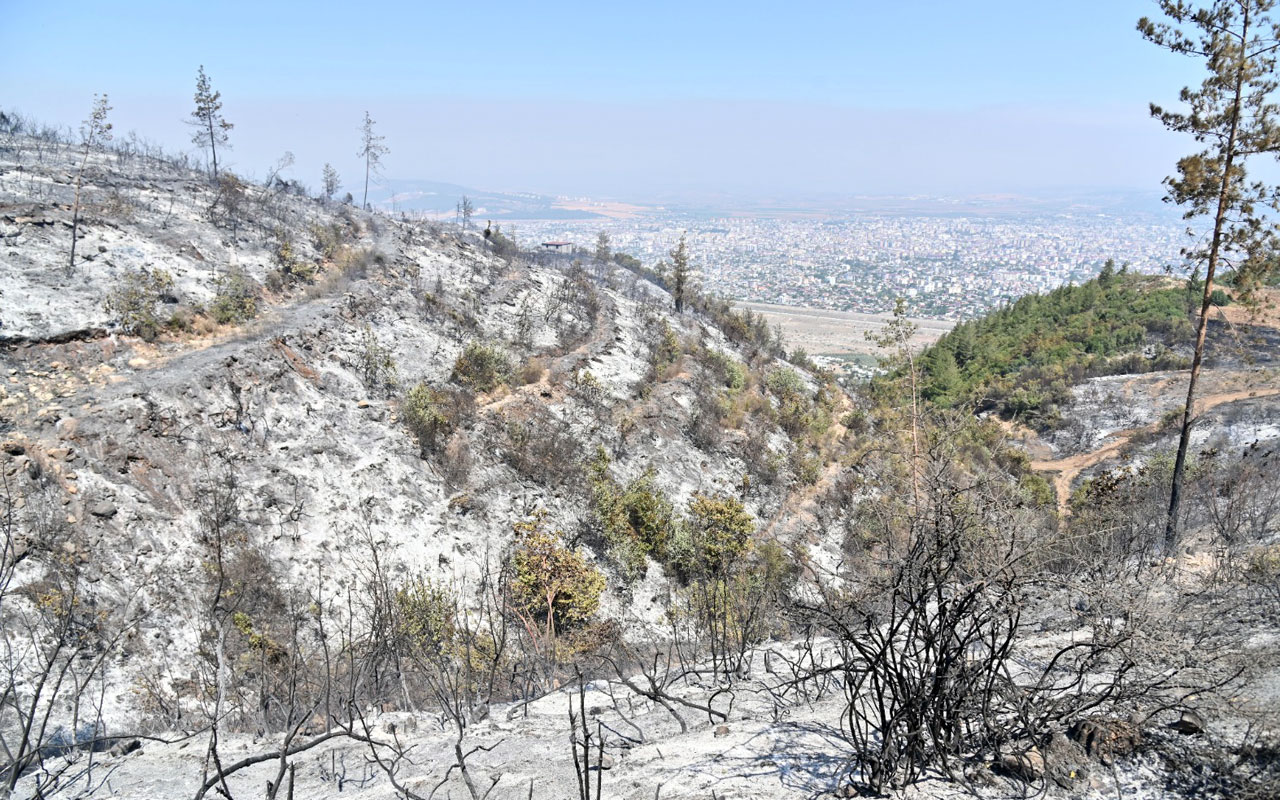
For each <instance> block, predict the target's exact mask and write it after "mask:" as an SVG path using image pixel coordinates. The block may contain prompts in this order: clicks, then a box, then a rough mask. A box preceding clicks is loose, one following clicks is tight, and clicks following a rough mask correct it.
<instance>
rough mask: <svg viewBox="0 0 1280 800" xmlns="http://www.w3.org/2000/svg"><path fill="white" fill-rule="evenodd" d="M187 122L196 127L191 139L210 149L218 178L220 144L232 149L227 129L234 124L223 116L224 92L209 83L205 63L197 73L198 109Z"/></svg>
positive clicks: (212, 163)
mask: <svg viewBox="0 0 1280 800" xmlns="http://www.w3.org/2000/svg"><path fill="white" fill-rule="evenodd" d="M187 124H188V125H190V126H192V127H193V128H195V133H193V134H192V135H191V141H192V142H194V143H195V145H196V146H197V147H202V148H206V149H207V150H208V151H209V162H210V165H211V166H212V168H213V179H214V180H215V181H216V180H217V179H218V145H222V146H223V147H224V148H227V149H230V147H231V145H230V144H229V143H228V138H227V131H229V130H231V129H232V128H233V127H235V126H234V125H232V124H231V123H230V122H227V121H226V120H225V119H223V118H222V92H215V91H213V87H211V86H210V85H209V76H208V75H205V74H204V65H203V64H201V65H200V71H199V72H198V73H196V110H195V111H192V112H191V119H189V120H187Z"/></svg>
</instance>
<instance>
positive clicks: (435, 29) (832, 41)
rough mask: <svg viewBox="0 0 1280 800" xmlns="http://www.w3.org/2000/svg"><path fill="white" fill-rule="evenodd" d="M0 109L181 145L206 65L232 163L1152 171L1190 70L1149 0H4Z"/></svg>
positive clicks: (917, 183)
mask: <svg viewBox="0 0 1280 800" xmlns="http://www.w3.org/2000/svg"><path fill="white" fill-rule="evenodd" d="M6 6H7V7H6V8H5V12H4V21H3V26H2V27H0V107H4V108H9V109H17V110H19V111H22V112H24V113H27V114H31V115H33V116H36V117H38V118H40V119H42V120H44V121H46V122H53V123H58V124H62V125H70V124H75V123H77V122H78V121H79V120H80V119H82V118H83V117H84V116H85V115H86V112H87V111H88V108H89V106H90V104H91V101H92V96H93V93H94V92H107V93H109V95H110V98H111V103H112V105H113V106H114V111H113V114H112V119H113V121H114V122H115V125H116V131H117V132H118V133H127V132H128V131H129V130H136V131H137V132H138V134H139V135H141V136H144V137H146V138H149V139H153V140H156V141H160V142H162V143H165V144H166V145H170V146H173V147H181V148H187V149H189V148H190V147H191V145H190V142H189V138H188V137H189V133H188V131H187V129H186V128H185V126H184V125H183V124H182V122H183V120H184V118H185V117H186V115H187V114H189V112H190V110H191V96H192V93H193V89H194V83H195V73H196V68H197V67H198V66H199V65H200V64H203V65H204V66H205V69H206V71H207V72H208V74H209V76H210V78H211V80H212V82H213V86H214V88H215V89H217V90H219V91H221V92H222V96H223V102H224V108H223V111H224V114H225V116H226V118H227V119H228V120H229V121H231V122H232V123H234V124H235V129H234V130H233V131H232V132H231V136H232V144H233V146H234V150H233V151H232V152H230V153H229V154H227V160H228V161H229V162H230V164H231V166H232V168H233V169H235V170H237V171H240V172H243V173H246V174H249V175H257V176H261V175H262V174H263V173H264V172H265V171H266V168H267V167H268V166H269V165H270V164H272V163H273V162H274V161H275V160H276V159H277V158H278V157H279V156H280V155H281V154H282V153H283V152H284V151H286V150H289V151H292V152H293V153H294V154H295V156H296V159H297V164H296V166H295V167H294V168H293V170H292V172H291V174H292V175H293V176H294V177H297V178H298V179H300V180H302V181H303V182H304V183H308V184H310V185H312V186H314V185H316V184H318V183H319V175H320V168H321V165H322V164H323V163H324V162H325V161H331V162H333V164H334V165H335V166H336V167H338V169H339V171H340V172H341V173H342V175H343V177H344V182H345V183H346V185H347V187H348V188H353V187H355V185H356V184H357V180H356V176H357V172H358V163H357V162H358V160H357V159H356V157H355V153H356V150H357V148H358V127H359V121H360V118H361V115H362V113H363V111H364V110H365V109H368V110H369V112H370V113H371V114H372V115H373V117H374V119H376V120H377V122H378V129H379V131H380V132H381V133H382V134H384V135H385V136H386V144H387V145H388V146H389V147H390V148H391V153H390V155H388V156H387V157H386V160H385V163H386V166H385V172H386V175H387V176H388V177H395V178H422V179H431V180H442V181H451V182H456V183H461V184H464V185H470V186H475V187H479V188H485V189H495V190H523V191H536V192H542V193H551V194H568V195H595V196H612V197H620V198H624V199H637V200H645V199H654V198H679V197H694V196H705V195H729V196H739V197H742V198H744V199H759V198H766V197H777V196H786V195H794V194H799V193H805V192H841V193H850V194H917V193H933V194H964V193H989V192H1028V193H1040V194H1044V193H1052V192H1055V191H1059V190H1065V189H1092V188H1108V189H1112V188H1118V189H1134V190H1140V191H1141V190H1149V191H1158V190H1159V188H1160V187H1159V182H1160V180H1161V178H1162V177H1163V176H1164V175H1166V174H1168V173H1169V172H1170V170H1171V168H1172V165H1173V163H1174V161H1175V160H1176V158H1177V156H1178V155H1180V154H1182V153H1184V152H1188V151H1189V150H1190V147H1191V143H1190V142H1187V141H1183V140H1181V139H1180V138H1178V137H1175V136H1172V135H1170V134H1166V133H1164V132H1163V131H1161V129H1160V127H1159V125H1158V124H1157V123H1156V122H1155V121H1154V120H1151V119H1150V118H1149V116H1148V114H1147V103H1148V102H1149V101H1152V100H1155V101H1159V102H1162V103H1173V102H1174V101H1176V98H1177V92H1178V89H1179V88H1180V87H1181V86H1182V85H1184V84H1186V83H1189V82H1198V81H1199V79H1200V73H1199V70H1200V67H1199V65H1198V64H1196V63H1195V62H1194V61H1191V60H1188V59H1185V58H1179V57H1177V56H1173V55H1169V54H1167V53H1164V52H1162V51H1160V50H1158V49H1156V48H1155V47H1154V46H1152V45H1150V44H1148V43H1146V42H1144V41H1143V40H1142V39H1141V37H1139V35H1138V34H1137V32H1136V31H1135V30H1134V25H1135V23H1136V21H1137V18H1138V17H1140V16H1142V15H1144V14H1146V15H1156V14H1157V13H1158V12H1157V9H1156V4H1155V2H1154V0H1075V1H1074V2H1070V3H1063V2H1041V0H969V2H959V0H944V1H941V2H936V1H934V0H901V2H885V1H884V0H882V1H881V2H874V3H873V2H864V1H863V0H847V2H840V3H833V2H826V3H818V2H813V3H804V2H790V3H780V2H760V3H756V2H742V1H741V0H740V1H739V2H733V3H721V2H703V3H698V2H683V3H674V2H653V1H652V0H651V1H650V2H645V3H600V2H594V3H577V2H572V3H571V2H554V1H553V0H543V1H542V2H538V3H532V2H526V3H511V2H489V3H465V2H454V3H447V4H445V3H433V2H423V1H422V0H416V1H415V2H408V3H363V4H362V3H352V2H350V0H347V2H343V3H328V2H309V3H298V4H292V3H272V2H257V3H243V2H224V3H199V4H197V3H187V2H180V1H179V2H174V1H173V0H169V1H168V2H164V3H158V2H157V3H152V2H130V1H129V0H123V1H122V2H120V3H102V2H100V1H99V2H93V3H81V2H59V3H58V4H57V14H56V15H55V14H53V13H51V7H50V6H48V5H46V4H40V3H6Z"/></svg>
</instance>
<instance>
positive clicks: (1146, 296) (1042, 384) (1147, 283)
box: [920, 272, 1191, 425]
mask: <svg viewBox="0 0 1280 800" xmlns="http://www.w3.org/2000/svg"><path fill="white" fill-rule="evenodd" d="M1190 336H1191V325H1190V322H1189V321H1188V304H1187V293H1186V290H1185V289H1184V288H1183V287H1181V286H1177V285H1170V282H1169V281H1167V280H1164V279H1161V278H1152V277H1147V276H1137V275H1128V274H1125V273H1123V272H1121V273H1106V274H1104V275H1103V276H1100V277H1099V278H1095V279H1094V280H1091V281H1089V282H1087V283H1084V284H1082V285H1080V286H1063V287H1061V288H1058V289H1055V290H1054V291H1052V292H1049V293H1048V294H1043V295H1027V296H1025V297H1022V298H1020V299H1018V300H1017V301H1015V302H1014V303H1012V304H1010V305H1008V306H1006V307H1004V308H1001V309H998V310H996V311H994V312H992V313H991V314H988V315H987V316H985V317H982V318H981V319H976V320H972V321H970V322H965V323H962V324H960V325H957V326H956V328H955V329H954V330H952V331H951V332H950V333H949V334H947V335H946V336H943V337H942V338H941V339H939V340H938V342H937V344H935V345H934V346H933V347H931V348H929V349H928V350H927V351H925V352H924V353H923V354H922V355H921V357H920V363H921V365H922V369H923V371H924V374H925V384H924V389H923V395H924V396H925V398H926V399H928V400H930V401H932V402H933V403H935V404H938V405H944V406H948V405H954V404H961V403H965V404H972V405H974V406H975V407H977V408H978V409H979V410H983V409H986V410H995V411H998V412H999V413H1000V414H1001V415H1003V416H1005V417H1017V418H1020V419H1022V420H1024V421H1027V422H1032V423H1036V424H1042V425H1044V424H1051V423H1052V422H1053V421H1054V420H1055V418H1056V414H1057V409H1058V407H1059V406H1060V405H1062V403H1064V402H1065V401H1066V399H1067V397H1068V394H1069V389H1070V387H1071V386H1073V385H1075V384H1077V383H1079V382H1080V381H1082V380H1084V379H1085V378H1089V377H1094V376H1098V375H1108V374H1118V373H1138V372H1150V371H1153V370H1162V369H1176V368H1179V367H1181V366H1182V362H1183V361H1184V360H1185V358H1184V357H1183V356H1182V355H1180V354H1179V352H1178V350H1177V348H1178V347H1179V346H1180V345H1184V344H1186V343H1187V342H1189V340H1190Z"/></svg>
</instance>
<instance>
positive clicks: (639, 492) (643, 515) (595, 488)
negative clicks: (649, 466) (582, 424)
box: [589, 450, 677, 581]
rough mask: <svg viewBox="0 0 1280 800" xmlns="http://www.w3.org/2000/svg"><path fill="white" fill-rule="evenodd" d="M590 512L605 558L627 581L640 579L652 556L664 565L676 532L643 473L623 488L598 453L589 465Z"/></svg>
mask: <svg viewBox="0 0 1280 800" xmlns="http://www.w3.org/2000/svg"><path fill="white" fill-rule="evenodd" d="M589 480H590V484H591V506H592V507H591V510H592V513H594V515H595V517H596V520H597V521H598V522H599V524H600V527H601V531H602V533H603V535H604V539H605V542H606V543H607V544H608V548H609V557H610V558H611V559H612V560H613V561H614V562H615V563H616V564H617V565H618V568H619V571H620V572H621V573H622V576H623V578H624V579H625V580H627V581H632V580H636V579H638V578H640V577H643V575H644V572H645V569H646V567H647V565H648V558H649V557H650V556H652V557H653V558H655V559H657V560H658V561H659V562H663V561H666V560H667V558H668V549H669V547H670V543H671V541H672V537H673V536H674V535H675V532H676V527H677V525H676V519H675V511H674V509H673V508H672V506H671V503H670V502H669V501H668V500H667V499H666V497H665V496H664V495H663V494H662V492H660V491H659V490H658V488H657V487H656V486H655V485H654V482H653V473H652V472H646V473H645V474H643V475H641V476H640V477H639V478H636V479H635V480H634V481H632V482H631V483H629V484H627V486H626V487H621V486H619V485H618V483H617V482H616V481H614V479H613V478H612V477H610V475H609V459H608V456H606V455H605V454H604V451H603V450H601V451H599V452H598V453H597V455H596V458H595V460H594V461H593V462H592V465H591V474H590V479H589Z"/></svg>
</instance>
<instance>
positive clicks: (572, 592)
mask: <svg viewBox="0 0 1280 800" xmlns="http://www.w3.org/2000/svg"><path fill="white" fill-rule="evenodd" d="M544 523H545V514H537V515H535V516H534V517H532V518H531V519H528V520H524V521H522V522H517V523H516V524H515V525H514V530H515V544H514V546H513V548H512V550H511V553H510V556H509V561H508V563H509V565H510V569H511V582H510V587H511V601H512V606H513V608H514V610H515V611H516V612H517V613H518V614H520V615H521V616H522V617H523V618H525V619H528V620H532V621H536V622H539V623H540V624H541V627H542V632H543V633H545V635H546V636H547V637H548V638H553V637H554V636H555V635H556V633H557V632H558V631H565V630H568V629H571V628H573V627H575V626H578V625H581V624H582V623H583V622H585V621H587V620H588V619H590V618H591V617H592V615H594V614H595V613H596V609H597V608H599V606H600V595H601V594H602V593H603V592H604V587H605V581H604V576H603V575H602V574H600V570H598V569H596V568H595V567H594V566H592V565H591V564H589V563H588V562H587V560H586V559H585V558H584V557H583V556H582V555H581V554H580V553H578V552H576V551H574V550H573V549H571V548H570V547H569V546H568V545H566V544H565V541H564V534H563V533H561V532H560V531H549V530H547V529H546V527H545V524H544Z"/></svg>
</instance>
